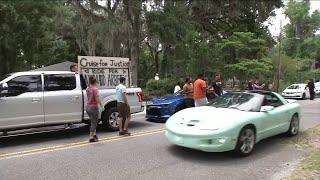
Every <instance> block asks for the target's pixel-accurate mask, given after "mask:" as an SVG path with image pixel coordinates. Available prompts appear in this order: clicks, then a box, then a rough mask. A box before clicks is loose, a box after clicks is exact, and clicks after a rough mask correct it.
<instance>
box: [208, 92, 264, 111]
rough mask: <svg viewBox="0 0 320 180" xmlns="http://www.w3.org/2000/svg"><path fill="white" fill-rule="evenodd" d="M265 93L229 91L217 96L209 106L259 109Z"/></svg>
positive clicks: (248, 109) (243, 109) (244, 109)
mask: <svg viewBox="0 0 320 180" xmlns="http://www.w3.org/2000/svg"><path fill="white" fill-rule="evenodd" d="M262 101H263V95H260V94H250V93H227V94H224V95H222V96H219V97H217V98H215V99H214V100H213V101H212V102H210V103H209V104H208V106H213V107H216V108H233V109H238V110H240V111H259V110H260V108H261V104H262Z"/></svg>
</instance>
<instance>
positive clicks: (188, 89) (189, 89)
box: [183, 77, 194, 108]
mask: <svg viewBox="0 0 320 180" xmlns="http://www.w3.org/2000/svg"><path fill="white" fill-rule="evenodd" d="M183 92H184V93H185V95H186V100H185V102H186V106H187V108H189V107H194V100H193V84H192V79H191V78H190V77H187V78H186V82H185V84H184V86H183Z"/></svg>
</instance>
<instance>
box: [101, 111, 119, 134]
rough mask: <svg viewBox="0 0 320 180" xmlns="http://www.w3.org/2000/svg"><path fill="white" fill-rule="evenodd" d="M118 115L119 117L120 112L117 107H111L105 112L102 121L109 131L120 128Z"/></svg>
mask: <svg viewBox="0 0 320 180" xmlns="http://www.w3.org/2000/svg"><path fill="white" fill-rule="evenodd" d="M118 117H119V112H118V109H117V108H116V107H113V108H110V109H108V110H106V111H105V112H103V114H102V123H103V125H104V127H105V128H106V129H107V130H109V131H117V130H119V122H118Z"/></svg>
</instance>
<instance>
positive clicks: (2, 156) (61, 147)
mask: <svg viewBox="0 0 320 180" xmlns="http://www.w3.org/2000/svg"><path fill="white" fill-rule="evenodd" d="M164 130H165V129H164V128H161V129H156V130H151V131H143V132H138V133H134V134H132V135H131V136H112V137H105V138H101V139H99V142H96V143H89V142H88V141H81V142H76V143H70V144H62V145H56V146H49V147H45V148H38V149H33V150H26V151H20V152H14V153H7V154H0V160H3V159H9V158H16V157H23V156H27V155H34V154H39V153H46V152H53V151H59V150H65V149H71V148H76V147H83V146H88V145H92V144H97V143H103V142H111V141H116V140H122V139H129V138H134V137H140V136H145V135H151V134H156V133H161V132H164Z"/></svg>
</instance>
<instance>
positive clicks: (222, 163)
mask: <svg viewBox="0 0 320 180" xmlns="http://www.w3.org/2000/svg"><path fill="white" fill-rule="evenodd" d="M299 103H300V104H301V105H302V113H303V114H302V115H303V118H302V120H301V125H302V126H301V127H302V130H305V129H308V128H311V127H314V126H316V125H317V124H320V119H319V117H320V100H319V99H318V100H316V101H309V100H306V101H299ZM131 127H132V131H133V132H134V133H135V135H133V136H132V137H128V138H118V137H117V136H116V135H117V133H116V132H113V133H110V132H104V131H103V130H99V136H100V139H101V141H100V142H99V143H96V144H88V143H87V138H88V137H87V136H88V133H87V132H88V129H87V127H86V126H83V127H79V128H76V129H72V130H67V131H66V130H61V131H57V132H48V133H41V134H32V135H24V136H17V137H10V138H2V139H0V177H1V178H0V179H4V180H7V179H8V180H11V179H24V180H29V179H30V180H31V179H32V180H33V179H103V180H105V179H277V178H278V177H279V176H278V174H279V173H280V172H282V171H283V170H284V169H287V168H288V167H290V165H291V164H294V163H297V159H299V158H301V157H303V156H305V155H306V154H307V153H306V152H305V151H303V150H299V149H297V148H296V147H295V146H293V145H287V144H283V143H280V142H279V141H281V140H283V139H285V138H286V137H285V136H283V135H280V136H276V137H273V138H270V139H267V140H265V141H262V142H260V143H259V144H258V145H257V146H256V149H255V152H254V153H253V154H252V155H251V156H250V157H246V158H237V157H235V156H234V155H233V154H232V153H230V152H227V153H205V152H200V151H195V150H190V149H186V148H181V147H177V146H173V145H171V144H170V143H168V142H167V140H166V139H165V137H164V133H163V127H164V125H163V124H161V123H150V122H147V121H145V119H144V117H143V115H137V116H135V117H134V120H133V122H132V124H131Z"/></svg>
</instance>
